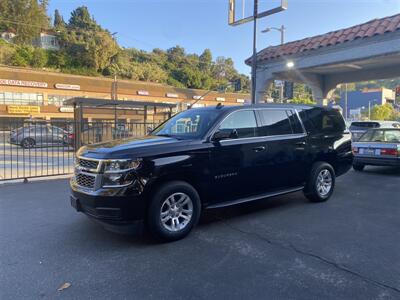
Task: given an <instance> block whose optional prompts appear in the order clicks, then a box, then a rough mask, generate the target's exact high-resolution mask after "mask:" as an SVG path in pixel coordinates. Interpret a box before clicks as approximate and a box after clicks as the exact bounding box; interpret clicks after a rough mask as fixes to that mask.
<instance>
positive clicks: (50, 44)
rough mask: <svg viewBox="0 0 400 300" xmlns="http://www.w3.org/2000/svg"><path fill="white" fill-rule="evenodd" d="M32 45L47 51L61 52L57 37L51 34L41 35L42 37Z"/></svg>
mask: <svg viewBox="0 0 400 300" xmlns="http://www.w3.org/2000/svg"><path fill="white" fill-rule="evenodd" d="M32 45H33V46H35V47H39V48H42V49H46V50H60V44H59V43H58V39H57V36H56V35H55V34H53V33H51V32H42V33H40V36H39V37H38V38H36V39H35V40H34V41H33V43H32Z"/></svg>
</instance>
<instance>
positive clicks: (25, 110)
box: [7, 105, 40, 115]
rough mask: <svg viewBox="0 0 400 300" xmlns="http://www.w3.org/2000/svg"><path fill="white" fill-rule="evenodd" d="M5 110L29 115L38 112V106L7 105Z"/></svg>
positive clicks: (10, 112)
mask: <svg viewBox="0 0 400 300" xmlns="http://www.w3.org/2000/svg"><path fill="white" fill-rule="evenodd" d="M7 112H8V113H9V114H18V115H29V114H34V113H36V114H38V113H40V106H31V105H7Z"/></svg>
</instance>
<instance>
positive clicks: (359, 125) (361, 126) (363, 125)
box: [350, 122, 379, 130]
mask: <svg viewBox="0 0 400 300" xmlns="http://www.w3.org/2000/svg"><path fill="white" fill-rule="evenodd" d="M378 127H379V123H377V122H352V123H351V125H350V130H367V129H369V128H378Z"/></svg>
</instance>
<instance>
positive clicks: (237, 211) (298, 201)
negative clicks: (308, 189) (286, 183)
mask: <svg viewBox="0 0 400 300" xmlns="http://www.w3.org/2000/svg"><path fill="white" fill-rule="evenodd" d="M307 202H308V200H307V199H306V198H305V197H304V195H303V193H301V192H297V193H292V194H287V195H283V196H275V197H271V198H265V199H260V200H257V201H251V202H247V203H243V204H237V205H234V206H229V207H225V208H216V209H209V210H205V211H204V212H203V213H202V216H201V218H200V222H199V226H205V225H209V224H211V223H215V222H218V221H221V220H224V221H228V220H230V219H235V218H241V217H245V216H248V215H255V214H263V215H266V214H274V213H275V212H276V211H285V210H289V209H291V208H293V207H294V206H298V205H305V204H306V203H307Z"/></svg>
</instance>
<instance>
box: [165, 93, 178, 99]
mask: <svg viewBox="0 0 400 300" xmlns="http://www.w3.org/2000/svg"><path fill="white" fill-rule="evenodd" d="M165 96H167V97H168V98H178V97H179V96H178V94H173V93H167V94H166V95H165Z"/></svg>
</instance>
